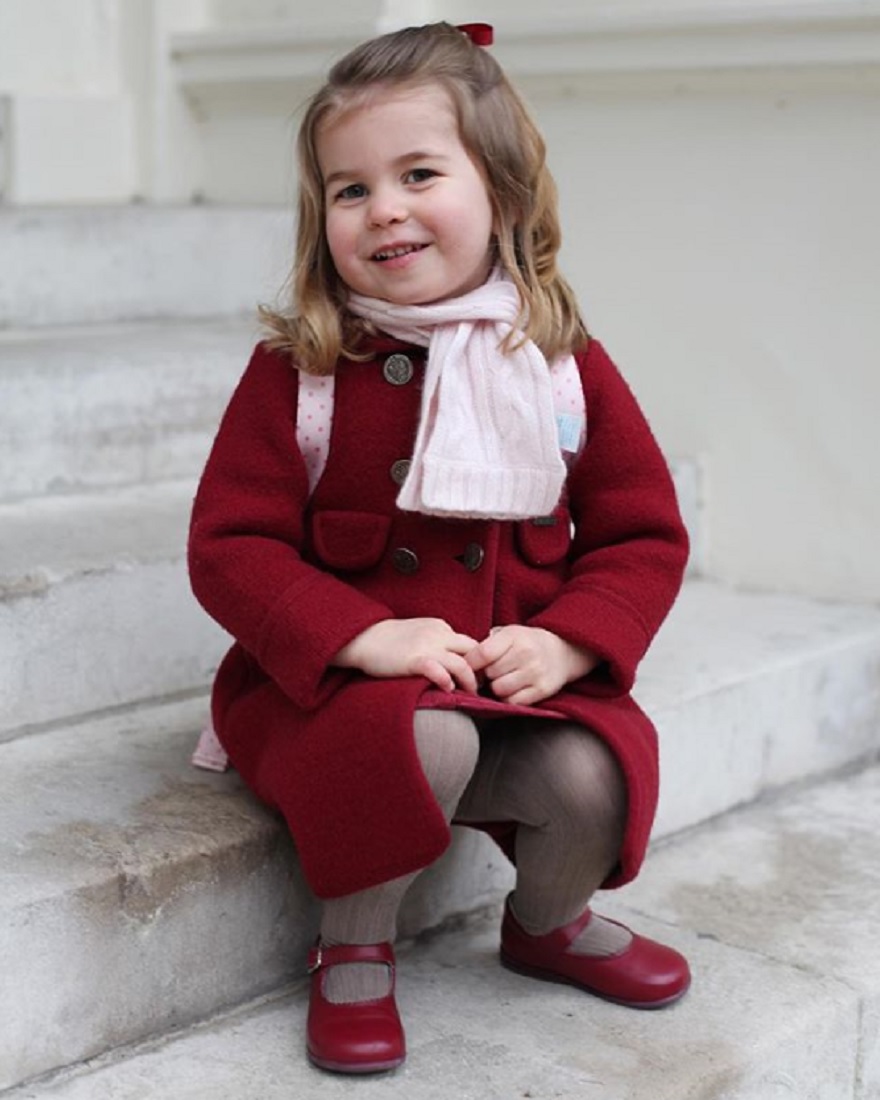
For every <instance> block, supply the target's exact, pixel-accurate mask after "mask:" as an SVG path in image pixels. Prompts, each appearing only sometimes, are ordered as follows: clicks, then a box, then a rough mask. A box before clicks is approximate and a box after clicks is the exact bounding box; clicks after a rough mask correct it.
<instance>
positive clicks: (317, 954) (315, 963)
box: [306, 941, 324, 974]
mask: <svg viewBox="0 0 880 1100" xmlns="http://www.w3.org/2000/svg"><path fill="white" fill-rule="evenodd" d="M323 965H324V951H323V944H322V943H321V942H320V941H319V942H318V943H317V944H316V945H315V946H314V947H313V948H312V950H311V951H310V952H309V960H308V964H307V966H306V973H307V974H314V973H315V971H316V970H320V969H321V967H322V966H323Z"/></svg>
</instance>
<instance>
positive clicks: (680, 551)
mask: <svg viewBox="0 0 880 1100" xmlns="http://www.w3.org/2000/svg"><path fill="white" fill-rule="evenodd" d="M579 367H580V371H581V378H582V381H583V384H584V393H585V399H586V407H587V416H588V438H587V443H586V445H585V447H584V449H583V451H582V452H581V454H580V456H579V457H578V460H577V462H576V464H575V466H574V468H573V470H572V471H571V474H570V475H569V479H568V492H569V508H570V510H571V516H572V523H573V528H574V530H573V542H572V563H573V564H572V571H571V575H570V578H569V580H568V581H567V583H566V584H565V585H564V586H563V588H562V589H561V590H560V592H559V594H558V596H557V597H556V598H555V599H554V600H553V601H552V602H551V603H550V604H549V606H547V607H546V608H544V609H543V610H542V611H541V612H540V613H539V614H537V615H535V616H534V617H533V618H532V619H530V620H529V625H531V626H540V627H543V628H545V629H546V630H550V631H552V632H553V633H554V634H557V635H559V636H560V637H562V638H564V639H565V640H566V641H569V642H572V643H573V644H575V645H579V646H583V647H585V648H587V649H591V650H593V651H594V652H595V653H597V654H599V655H600V656H601V657H602V658H603V664H602V665H601V666H600V668H599V669H598V670H597V671H596V672H595V673H594V674H593V675H592V676H591V677H589V678H588V680H589V684H590V688H591V689H592V690H593V691H598V692H600V693H603V694H604V693H608V694H619V693H623V692H628V691H629V690H630V689H631V687H632V685H633V681H634V680H635V675H636V668H637V666H638V664H639V661H641V659H642V657H643V656H644V654H645V652H646V651H647V649H648V646H649V645H650V643H651V641H652V639H653V638H654V635H655V634H656V632H657V630H658V629H659V627H660V624H661V623H662V622H663V620H664V618H665V617H666V615H667V613H668V612H669V609H670V608H671V606H672V604H673V602H674V600H675V597H676V595H677V594H678V591H679V588H680V587H681V582H682V577H683V575H684V567H685V564H686V561H687V554H688V538H687V532H686V531H685V528H684V524H683V522H682V520H681V515H680V513H679V509H678V503H677V500H676V496H675V488H674V486H673V484H672V478H671V476H670V473H669V469H668V467H667V464H666V461H665V459H664V457H663V455H662V454H661V452H660V449H659V447H658V445H657V442H656V440H655V439H654V436H653V434H652V432H651V429H650V428H649V426H648V423H647V421H646V420H645V417H644V415H643V413H642V412H641V410H640V408H639V406H638V404H637V403H636V400H635V398H634V397H633V395H632V393H631V391H630V389H629V387H628V386H627V384H626V382H625V381H624V380H623V378H622V377H621V375H620V374H619V372H618V371H617V369H616V368H615V366H614V364H613V363H612V362H611V360H610V359H609V357H608V355H607V354H606V352H605V351H604V349H603V348H602V346H601V345H600V344H598V343H597V342H596V341H591V342H590V344H589V346H588V349H587V351H586V353H585V354H584V355H583V356H581V357H579Z"/></svg>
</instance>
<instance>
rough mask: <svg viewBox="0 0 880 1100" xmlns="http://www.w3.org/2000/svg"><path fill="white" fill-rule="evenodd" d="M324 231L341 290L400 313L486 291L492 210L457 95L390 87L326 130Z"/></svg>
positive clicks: (322, 134) (321, 135)
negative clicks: (462, 132)
mask: <svg viewBox="0 0 880 1100" xmlns="http://www.w3.org/2000/svg"><path fill="white" fill-rule="evenodd" d="M316 148H317V155H318V163H319V165H320V169H321V176H322V178H323V181H324V193H325V202H326V211H327V213H326V222H325V230H326V234H327V243H328V245H329V248H330V254H331V255H332V257H333V262H334V264H335V265H336V270H337V272H338V274H339V276H340V278H341V279H342V281H343V282H344V283H345V284H346V285H347V286H348V287H349V288H350V289H351V290H353V291H355V292H357V293H358V294H364V295H366V296H367V297H370V298H382V299H384V300H385V301H388V302H394V303H396V304H398V305H416V304H425V303H427V302H436V301H440V300H442V299H444V298H451V297H454V296H456V295H459V294H464V293H466V292H467V291H469V290H473V289H475V288H476V287H478V286H481V285H482V284H483V283H484V282H485V281H486V278H487V276H488V274H489V270H490V268H491V265H492V249H491V237H492V220H493V215H492V205H491V202H490V200H489V194H488V191H487V190H486V184H485V183H484V181H483V177H482V175H481V173H480V171H479V169H478V168H477V166H476V165H475V164H474V162H473V160H472V159H471V157H470V155H469V154H468V152H467V150H466V149H465V148H464V146H463V145H462V143H461V139H460V138H459V136H458V124H457V121H456V117H455V112H454V110H453V106H452V101H451V99H450V97H449V95H448V93H447V92H446V91H445V90H444V89H443V88H441V87H439V86H437V85H428V86H426V87H421V88H420V87H416V88H409V89H401V88H397V89H393V88H389V89H388V90H387V91H383V92H382V93H380V94H379V95H377V96H375V97H372V98H370V100H369V101H368V102H367V103H365V104H362V105H359V106H355V107H352V108H351V109H349V110H347V111H344V112H343V113H342V114H341V115H339V116H337V117H336V118H334V119H331V121H329V122H328V123H326V124H325V125H323V126H321V127H320V128H319V129H318V132H317V135H316Z"/></svg>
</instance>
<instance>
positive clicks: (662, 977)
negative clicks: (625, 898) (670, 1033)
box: [501, 898, 691, 1008]
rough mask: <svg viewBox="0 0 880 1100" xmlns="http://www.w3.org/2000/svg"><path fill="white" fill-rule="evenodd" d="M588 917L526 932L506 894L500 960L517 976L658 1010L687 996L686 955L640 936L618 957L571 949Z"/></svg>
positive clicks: (689, 973)
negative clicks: (543, 932) (536, 933)
mask: <svg viewBox="0 0 880 1100" xmlns="http://www.w3.org/2000/svg"><path fill="white" fill-rule="evenodd" d="M592 915H593V914H592V913H591V912H590V910H589V909H585V910H584V912H583V913H581V915H580V916H579V917H576V918H575V919H574V920H573V921H572V922H571V923H570V924H566V925H564V926H563V927H562V928H557V929H555V930H554V931H552V932H548V933H547V934H546V935H544V936H530V935H529V934H528V933H527V932H525V931H523V929H522V927H521V925H520V923H519V921H517V919H516V917H515V916H514V915H513V911H512V910H511V907H510V898H508V899H507V905H506V906H505V909H504V921H503V922H502V925H501V962H502V963H503V964H504V966H506V967H507V968H508V969H509V970H515V971H516V972H517V973H518V974H525V975H527V976H528V977H530V978H540V979H541V980H542V981H546V982H562V983H563V984H565V985H574V986H577V987H578V988H579V989H584V990H586V991H587V993H593V994H594V995H595V996H597V997H603V998H604V999H605V1000H606V1001H614V1002H615V1003H616V1004H621V1005H626V1006H627V1007H629V1008H662V1007H663V1006H664V1005H669V1004H672V1003H673V1001H677V1000H678V999H679V998H680V997H683V996H684V995H685V993H686V992H687V990H688V986H689V985H690V984H691V972H690V968H689V967H688V964H687V959H685V958H684V956H683V955H680V954H679V953H678V952H677V951H674V950H673V949H672V948H671V947H664V946H663V944H661V943H656V942H655V941H654V940H649V939H646V938H645V937H644V936H638V935H636V934H635V933H630V934H631V935H632V942H631V943H630V944H629V946H628V947H625V948H624V949H623V951H620V952H618V953H617V954H616V955H608V956H596V955H575V954H574V953H572V952H569V950H568V949H569V948H570V947H571V944H572V943H573V942H574V940H575V939H576V938H577V936H578V935H579V933H580V932H581V931H582V930H583V929H584V928H586V926H587V924H588V923H589V921H590V918H591V917H592ZM614 923H615V924H616V923H618V922H617V921H615V922H614ZM621 927H625V926H624V925H621ZM627 931H629V929H627Z"/></svg>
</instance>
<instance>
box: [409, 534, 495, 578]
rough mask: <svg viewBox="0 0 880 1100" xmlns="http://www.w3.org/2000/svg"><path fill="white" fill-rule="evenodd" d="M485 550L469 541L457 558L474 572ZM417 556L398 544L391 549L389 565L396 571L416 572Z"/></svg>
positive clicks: (481, 561)
mask: <svg viewBox="0 0 880 1100" xmlns="http://www.w3.org/2000/svg"><path fill="white" fill-rule="evenodd" d="M485 557H486V552H485V551H484V550H483V547H482V546H480V544H479V543H478V542H469V543H468V544H467V546H466V547H465V548H464V553H463V554H460V555H459V557H458V558H457V560H458V561H460V562H461V563H462V565H463V566H464V567H465V569H467V571H468V572H469V573H476V571H477V570H478V569H479V568H480V566H481V565H482V564H483V561H484V560H485ZM420 564H421V563H420V562H419V556H418V554H417V553H416V552H415V550H410V548H409V547H408V546H398V547H397V548H396V549H395V550H392V551H391V565H392V566H393V568H394V569H396V570H397V572H398V573H403V574H404V575H406V576H409V575H410V574H412V573H416V572H418V570H419V566H420Z"/></svg>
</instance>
